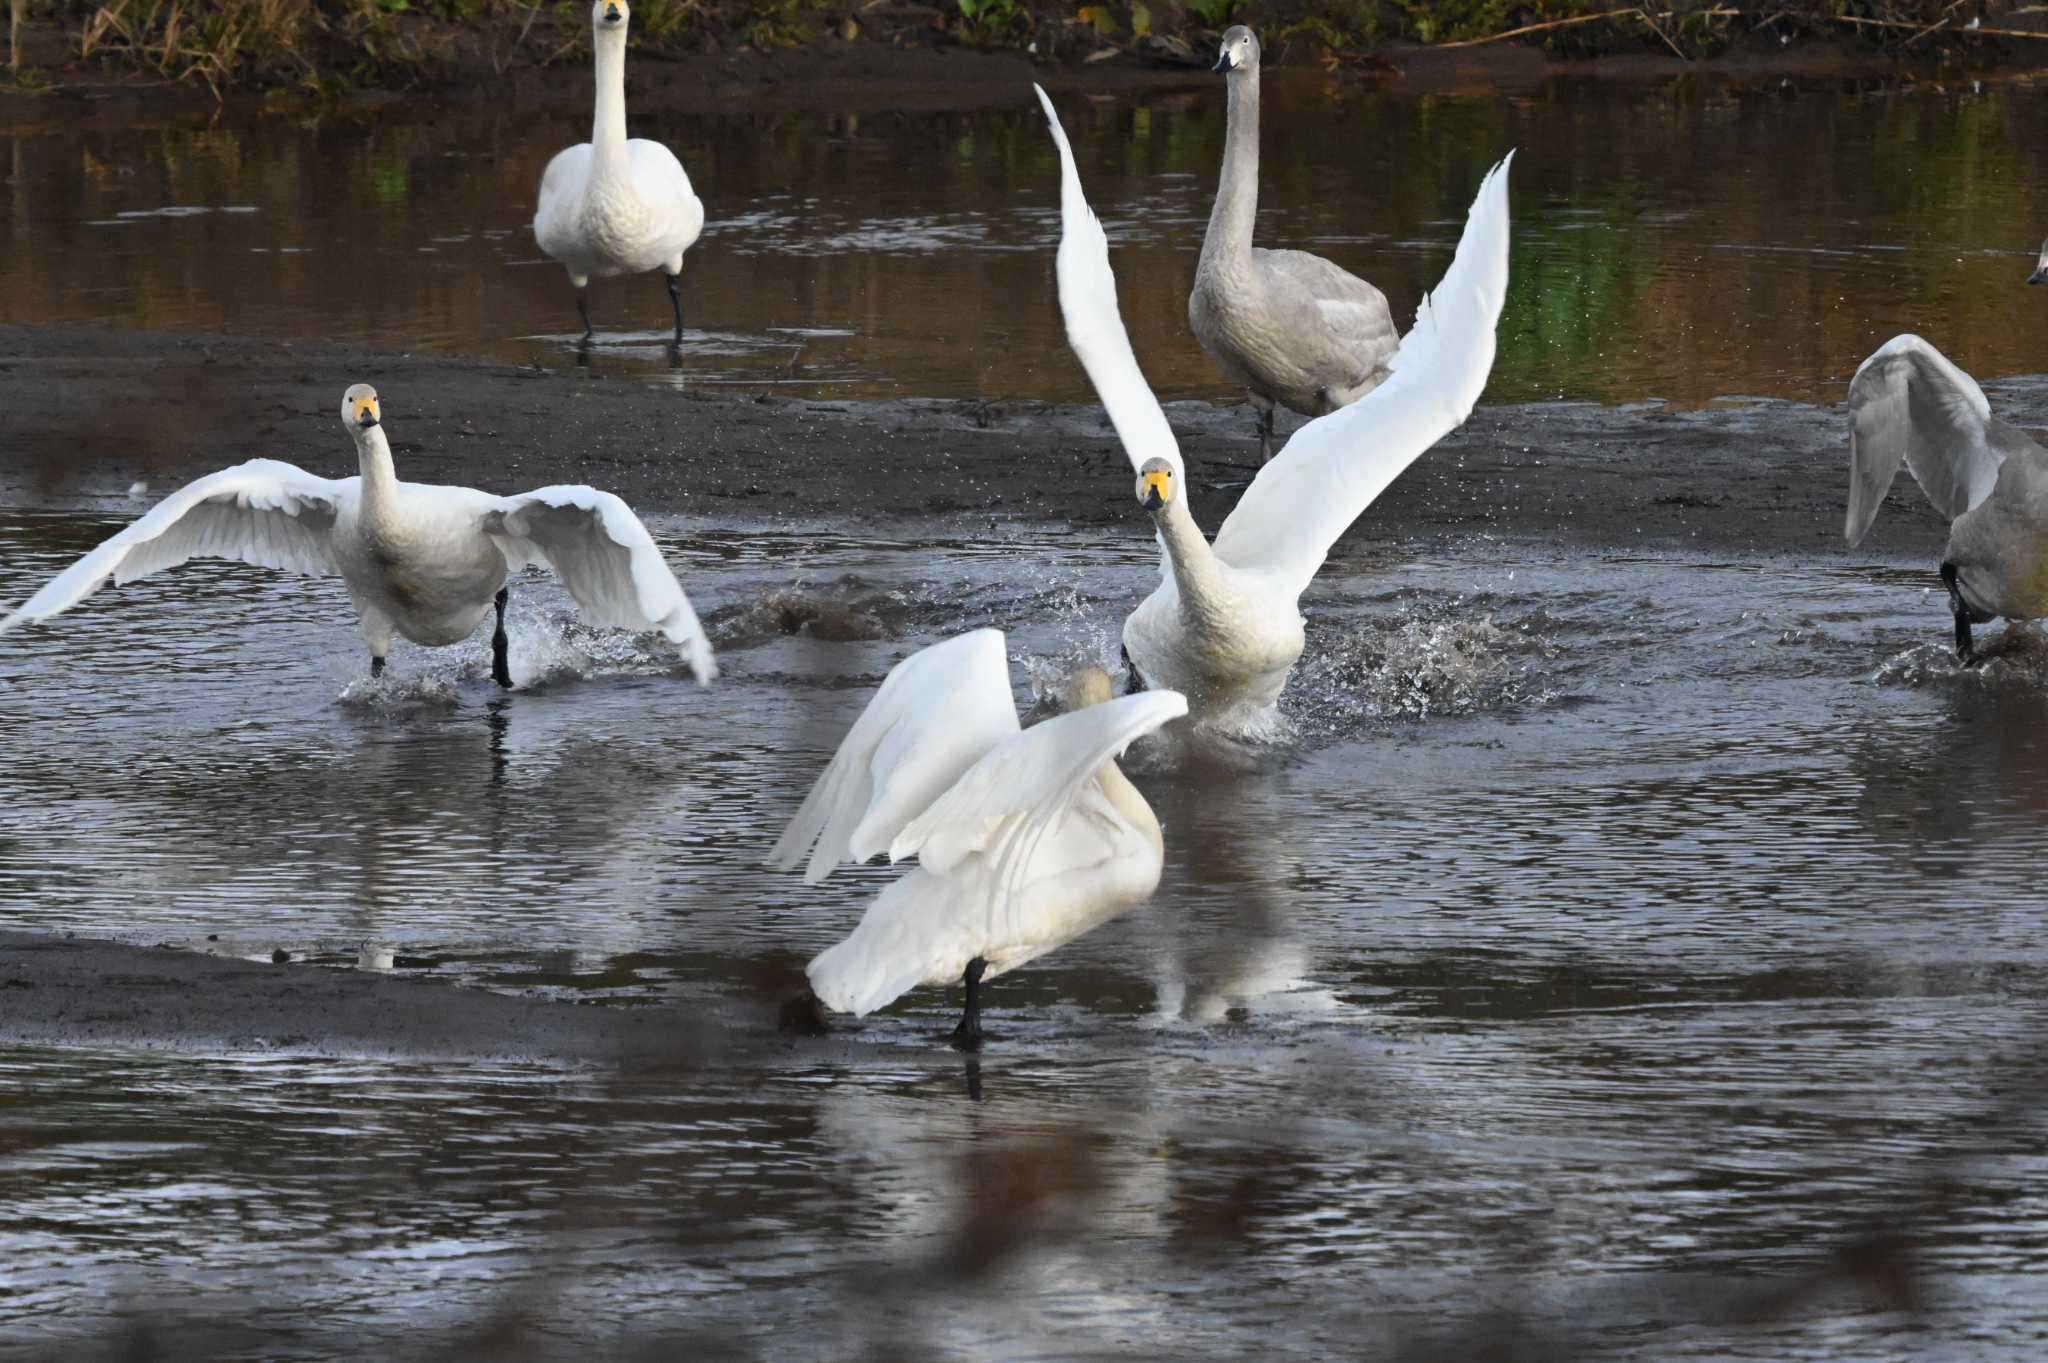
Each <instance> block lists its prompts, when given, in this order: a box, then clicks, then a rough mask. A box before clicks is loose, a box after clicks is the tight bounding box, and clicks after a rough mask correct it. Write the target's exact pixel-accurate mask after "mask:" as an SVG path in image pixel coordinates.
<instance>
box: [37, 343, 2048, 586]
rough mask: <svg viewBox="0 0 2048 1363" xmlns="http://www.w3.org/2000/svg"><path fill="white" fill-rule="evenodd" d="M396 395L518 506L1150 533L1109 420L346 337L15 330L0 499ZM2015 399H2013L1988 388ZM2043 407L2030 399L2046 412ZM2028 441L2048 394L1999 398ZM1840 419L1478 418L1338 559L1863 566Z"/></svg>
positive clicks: (1742, 410)
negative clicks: (536, 492) (1472, 539)
mask: <svg viewBox="0 0 2048 1363" xmlns="http://www.w3.org/2000/svg"><path fill="white" fill-rule="evenodd" d="M357 381H367V382H370V383H373V384H375V385H376V386H377V388H378V389H379V391H380V392H381V393H382V394H383V396H384V402H385V407H386V410H387V411H388V412H389V414H390V421H391V432H392V437H393V444H394V448H395V450H396V453H397V457H398V461H399V464H400V469H401V472H402V474H403V475H404V476H406V477H408V478H411V479H414V480H416V481H421V482H453V483H464V484H470V485H474V486H478V487H483V488H486V489H490V490H495V491H507V492H509V491H514V490H517V489H520V488H526V487H538V486H542V485H544V484H547V483H554V482H588V483H591V484H594V485H596V486H599V487H603V488H607V489H609V490H611V491H614V492H616V493H618V494H619V495H621V496H622V497H625V498H626V499H627V500H628V501H630V502H631V503H633V504H634V505H635V506H636V507H638V508H640V509H641V510H643V511H646V512H650V513H655V514H665V515H680V516H688V517H701V518H704V519H706V520H708V521H713V522H728V523H748V524H779V525H781V526H784V527H786V528H798V529H800V528H804V527H807V526H817V527H820V528H825V527H831V528H837V529H845V528H849V527H859V528H861V529H863V530H866V531H870V532H873V533H878V534H890V533H903V534H909V533H917V534H933V533H937V534H940V535H943V536H947V537H951V538H974V537H979V536H984V535H1000V534H1001V533H1002V532H1003V530H1004V528H1005V527H1006V526H1012V525H1017V524H1020V523H1026V524H1029V523H1046V522H1051V523H1065V524H1071V525H1076V526H1086V527H1091V528H1098V527H1100V528H1108V527H1117V526H1124V527H1127V528H1128V529H1129V530H1130V532H1131V533H1132V534H1133V535H1143V534H1144V533H1146V526H1145V523H1144V521H1143V518H1142V516H1141V515H1140V514H1139V513H1138V511H1137V510H1136V508H1135V506H1134V504H1133V503H1132V502H1131V501H1130V499H1129V497H1128V487H1127V484H1128V482H1129V475H1128V468H1127V466H1126V465H1125V463H1124V461H1123V457H1122V454H1121V450H1120V447H1119V446H1118V445H1117V443H1116V438H1115V435H1114V433H1113V432H1112V431H1111V430H1110V429H1109V427H1108V424H1107V421H1106V419H1105V418H1104V416H1103V414H1102V412H1101V409H1100V408H1098V407H1092V406H1050V405H1045V404H1041V403H1035V402H1019V403H1008V402H1002V401H1000V400H997V401H992V402H985V403H976V402H965V401H942V400H917V399H909V400H897V401H879V402H858V401H833V400H822V399H805V398H797V397H785V396H780V395H776V394H770V393H765V392H764V393H752V392H749V391H748V390H747V389H746V388H745V386H744V385H736V386H729V387H728V386H721V387H719V388H717V389H714V390H698V391H690V390H680V391H679V390H676V389H672V388H668V387H666V386H657V385H652V384H647V383H644V382H639V381H636V380H633V379H630V378H614V377H607V376H606V372H605V361H604V360H603V358H602V357H599V359H598V360H597V361H596V362H595V363H594V366H593V368H592V369H590V370H583V369H579V368H576V367H573V366H570V365H568V364H566V363H565V364H564V365H563V366H562V367H559V368H537V367H533V366H527V367H514V366H510V365H505V364H498V363H487V362H480V361H475V360H468V359H461V358H455V357H449V356H440V355H421V354H414V355H394V354H387V353H380V352H377V351H374V350H370V349H366V348H362V347H354V346H342V345H325V344H314V343H297V342H287V341H275V340H265V339H249V338H235V337H219V336H195V335H189V334H178V335H165V334H154V333H148V332H118V331H93V330H43V329H36V328H21V327H15V328H0V404H4V408H5V410H6V411H7V413H8V422H7V426H8V431H7V434H6V436H5V437H4V439H0V496H4V497H5V498H6V499H7V501H8V502H9V503H11V504H15V505H41V506H87V505H105V506H107V507H108V509H110V510H112V509H118V510H121V511H123V512H125V511H127V510H128V509H129V508H131V507H133V508H136V509H138V510H139V509H140V507H141V506H143V505H145V504H146V501H144V500H142V499H133V498H130V497H129V496H128V495H127V494H128V489H129V487H130V485H131V484H132V483H135V482H137V481H142V482H146V483H147V484H148V487H149V493H148V499H150V500H153V499H154V498H155V497H159V496H162V495H164V494H165V493H167V492H169V491H171V490H172V489H173V488H175V487H177V486H178V485H180V484H182V483H184V482H186V481H189V480H190V479H192V478H195V477H198V476H200V475H201V474H204V473H208V472H211V471H212V470H214V469H218V468H221V467H223V466H225V465H227V464H230V463H234V462H237V461H239V460H242V459H247V458H253V457H256V456H259V455H261V456H267V457H273V458H282V459H287V460H290V461H293V462H295V463H300V464H302V465H304V466H305V467H306V468H308V469H310V470H312V471H314V472H317V473H320V474H323V475H326V476H330V477H344V476H347V475H348V474H350V473H353V472H354V468H353V465H352V463H351V462H350V460H349V451H348V447H347V445H346V444H345V443H344V441H343V439H342V433H341V432H340V431H339V430H337V429H336V425H335V423H336V422H337V420H338V417H337V416H336V415H335V413H336V410H337V405H338V403H339V401H340V394H341V391H342V390H343V389H344V388H345V387H346V386H347V385H348V384H350V383H353V382H357ZM1996 386H1997V385H1993V387H1994V388H1995V387H1996ZM2030 398H2031V401H2030V400H2029V399H2030ZM1994 402H1995V403H1996V404H1997V405H1998V407H1999V410H2000V411H2001V413H2002V414H2005V415H2007V416H2008V417H2009V419H2011V420H2014V421H2015V422H2016V423H2018V424H2020V425H2022V426H2026V425H2030V424H2036V422H2037V421H2038V419H2039V418H2038V417H2037V415H2036V413H2035V412H2034V411H2033V410H2032V409H2033V408H2042V409H2043V414H2044V415H2048V405H2044V404H2043V403H2042V402H2041V400H2040V399H2039V398H2038V397H2033V396H2032V395H2031V394H2028V395H2022V396H2020V397H2018V398H2015V397H2013V396H1998V397H1995V398H1994ZM1168 416H1169V419H1170V420H1171V422H1172V423H1173V426H1174V428H1175V430H1176V432H1177V433H1178V434H1179V436H1180V438H1181V442H1182V449H1183V451H1184V453H1185V454H1186V456H1187V459H1188V463H1189V467H1190V470H1191V474H1192V477H1193V478H1194V481H1195V484H1196V487H1197V489H1198V492H1199V495H1200V497H1201V501H1200V503H1199V507H1200V510H1199V512H1198V514H1199V515H1200V517H1201V519H1202V521H1203V523H1204V524H1205V525H1207V526H1209V527H1210V528H1211V530H1212V532H1213V529H1214V527H1215V526H1216V525H1217V524H1220V522H1221V520H1222V518H1223V516H1224V514H1225V512H1226V511H1227V509H1228V508H1229V506H1230V505H1232V504H1234V501H1235V497H1236V495H1237V493H1236V489H1237V487H1239V486H1241V484H1242V483H1243V481H1244V480H1245V479H1246V478H1248V477H1249V476H1250V474H1251V473H1252V471H1253V463H1254V461H1255V460H1256V457H1257V454H1256V446H1255V445H1254V443H1253V440H1252V420H1251V415H1250V412H1249V410H1248V409H1247V408H1244V407H1238V406H1216V405H1212V404H1209V403H1203V402H1178V403H1173V404H1170V405H1169V408H1168ZM1846 478H1847V436H1846V432H1845V427H1844V426H1843V423H1842V417H1841V414H1840V409H1839V407H1836V406H1814V405H1808V404H1804V403H1796V402H1789V401H1782V400H1754V401H1750V400H1739V399H1731V400H1729V401H1727V402H1724V403H1718V404H1715V405H1712V406H1709V407H1707V408H1705V409H1701V410H1682V409H1677V408H1673V407H1669V406H1666V405H1664V404H1662V403H1658V402H1655V401H1645V402H1642V403H1637V404H1629V405H1625V406H1619V407H1610V406H1602V405H1599V404H1594V403H1544V404H1524V405H1514V406H1486V405H1483V402H1482V406H1481V407H1480V408H1479V409H1478V410H1477V411H1476V412H1475V413H1474V414H1473V416H1472V418H1471V420H1469V421H1468V422H1467V423H1466V424H1465V426H1464V427H1463V428H1462V429H1460V430H1459V431H1457V432H1455V433H1454V434H1453V435H1452V436H1451V437H1450V438H1448V439H1447V440H1445V441H1444V442H1443V443H1442V444H1440V445H1439V446H1438V447H1437V448H1436V449H1435V450H1433V451H1431V452H1430V453H1429V454H1428V455H1425V456H1424V457H1423V458H1422V459H1420V460H1418V461H1417V462H1416V464H1415V465H1413V466H1412V467H1411V468H1410V469H1409V470H1408V471H1407V473H1406V474H1404V475H1403V476H1402V477H1401V478H1400V479H1399V480H1398V481H1397V482H1396V483H1395V484H1394V485H1393V487H1392V488H1391V489H1389V491H1388V492H1387V493H1386V495H1385V496H1383V497H1382V498H1381V499H1380V501H1379V502H1378V503H1377V504H1376V505H1375V506H1374V507H1373V508H1372V509H1371V510H1370V511H1369V512H1368V513H1367V514H1366V515H1365V516H1363V517H1361V518H1360V520H1359V522H1358V523H1357V525H1356V526H1354V528H1353V530H1352V532H1351V533H1350V534H1349V535H1347V536H1346V538H1345V539H1344V540H1343V541H1342V542H1341V543H1340V544H1339V546H1338V548H1337V551H1336V552H1337V556H1338V557H1340V558H1341V557H1343V556H1345V555H1347V554H1353V553H1358V552H1361V551H1364V550H1369V549H1371V548H1373V547H1377V546H1386V545H1390V544H1391V545H1402V546H1411V547H1418V548H1422V547H1427V546H1428V545H1429V544H1431V543H1433V542H1441V541H1443V540H1446V539H1456V538H1461V537H1468V536H1494V537H1500V538H1505V539H1513V540H1526V541H1542V542H1545V543H1552V544H1558V545H1568V546H1576V547H1579V548H1584V549H1588V550H1598V551H1603V552H1629V551H1633V550H1638V549H1640V550H1652V551H1674V550H1675V551H1684V552H1703V553H1730V554H1761V555H1781V554H1794V555H1817V556H1822V557H1828V558H1843V557H1848V556H1850V555H1851V553H1852V551H1850V550H1849V549H1848V548H1847V547H1846V546H1845V545H1844V544H1843V542H1842V535H1841V523H1842V515H1843V505H1844V497H1845V491H1844V489H1845V486H1846V481H1845V480H1846ZM1882 520H1883V535H1882V536H1881V539H1882V544H1881V545H1866V546H1865V547H1864V548H1862V549H1860V550H1856V551H1853V554H1854V557H1855V559H1856V561H1863V562H1868V561H1873V560H1875V559H1900V560H1907V561H1910V560H1913V559H1922V560H1926V561H1927V562H1928V563H1929V568H1930V572H1931V571H1932V557H1931V556H1933V555H1936V554H1938V553H1939V551H1940V548H1941V545H1942V542H1943V539H1944V537H1945V533H1946V528H1945V527H1944V526H1943V525H1942V523H1941V521H1940V518H1939V517H1938V516H1937V515H1936V514H1935V513H1934V511H1933V510H1932V509H1931V508H1930V507H1929V506H1928V505H1927V504H1926V502H1925V499H1924V498H1922V497H1920V496H1919V494H1918V492H1917V490H1916V489H1914V488H1913V487H1912V486H1911V484H1910V482H1909V481H1908V480H1904V479H1901V480H1900V483H1899V485H1897V486H1895V487H1894V488H1893V489H1892V494H1891V497H1890V500H1889V503H1888V505H1887V506H1886V508H1885V510H1884V513H1883V517H1882Z"/></svg>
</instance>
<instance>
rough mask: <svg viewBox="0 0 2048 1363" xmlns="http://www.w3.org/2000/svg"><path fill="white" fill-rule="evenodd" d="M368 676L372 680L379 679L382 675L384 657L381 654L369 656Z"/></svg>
mask: <svg viewBox="0 0 2048 1363" xmlns="http://www.w3.org/2000/svg"><path fill="white" fill-rule="evenodd" d="M370 675H371V676H372V677H373V678H374V677H381V676H383V675H384V655H383V654H381V653H372V654H371V655H370Z"/></svg>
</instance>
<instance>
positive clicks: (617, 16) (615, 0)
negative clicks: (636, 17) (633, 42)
mask: <svg viewBox="0 0 2048 1363" xmlns="http://www.w3.org/2000/svg"><path fill="white" fill-rule="evenodd" d="M632 17H633V7H632V6H631V5H629V4H627V3H626V0H597V3H596V4H594V5H592V6H591V7H590V26H591V27H592V28H594V29H596V30H597V31H598V32H599V33H603V32H604V31H605V30H606V29H612V28H615V29H618V30H619V31H621V32H624V31H625V28H626V21H627V20H628V19H630V18H632Z"/></svg>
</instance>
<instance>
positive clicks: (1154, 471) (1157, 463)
mask: <svg viewBox="0 0 2048 1363" xmlns="http://www.w3.org/2000/svg"><path fill="white" fill-rule="evenodd" d="M1178 496H1180V488H1179V487H1178V486H1177V485H1176V481H1175V478H1174V472H1173V465H1172V464H1170V463H1168V462H1167V461H1166V460H1164V459H1160V458H1158V457H1156V456H1155V457H1153V458H1151V459H1147V460H1146V461H1145V462H1144V463H1143V464H1142V465H1140V466H1139V468H1138V505H1139V506H1142V507H1144V508H1145V509H1146V510H1147V511H1150V512H1151V513H1153V514H1154V515H1157V514H1158V513H1159V512H1161V511H1164V510H1165V509H1166V506H1167V503H1169V502H1171V501H1172V500H1173V499H1174V498H1176V497H1178Z"/></svg>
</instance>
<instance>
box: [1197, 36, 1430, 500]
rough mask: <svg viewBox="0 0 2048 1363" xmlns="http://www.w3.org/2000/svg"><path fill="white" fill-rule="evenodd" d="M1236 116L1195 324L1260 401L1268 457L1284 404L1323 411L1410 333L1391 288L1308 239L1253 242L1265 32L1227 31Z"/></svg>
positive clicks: (1379, 374)
mask: <svg viewBox="0 0 2048 1363" xmlns="http://www.w3.org/2000/svg"><path fill="white" fill-rule="evenodd" d="M1216 69H1217V70H1218V71H1223V72H1227V73H1228V75H1227V76H1226V78H1225V84H1226V86H1227V87H1228V89H1229V92H1230V103H1229V114H1228V117H1229V120H1230V121H1229V126H1228V130H1227V131H1226V133H1225V135H1224V139H1225V140H1224V144H1223V175H1222V178H1221V179H1220V180H1219V182H1218V183H1217V186H1216V206H1215V207H1214V208H1213V209H1212V210H1210V213H1209V231H1208V234H1207V235H1206V236H1204V237H1203V238H1202V259H1201V263H1200V264H1199V265H1197V266H1196V267H1195V287H1194V291H1193V292H1192V293H1190V294H1189V295H1188V325H1189V326H1191V327H1193V328H1194V332H1195V339H1196V340H1197V341H1199V342H1201V345H1202V349H1203V350H1205V351H1207V352H1208V353H1209V358H1210V359H1212V360H1214V361H1216V365H1217V367H1218V368H1220V369H1221V370H1222V371H1223V372H1224V373H1225V374H1226V375H1228V376H1229V377H1230V379H1231V380H1232V381H1233V382H1235V383H1241V384H1243V385H1244V386H1245V391H1246V393H1248V394H1249V395H1250V397H1251V400H1252V405H1253V406H1254V407H1256V408H1258V411H1259V458H1260V459H1261V460H1266V459H1270V458H1272V457H1273V407H1274V404H1276V403H1277V404H1279V405H1280V406H1282V407H1285V408H1287V409H1288V410H1289V411H1294V412H1300V413H1301V414H1302V415H1303V416H1321V415H1323V414H1324V413H1325V412H1334V411H1336V410H1337V409H1338V408H1339V407H1343V406H1346V405H1347V404H1349V403H1352V402H1356V401H1357V400H1358V399H1359V398H1360V397H1362V396H1364V395H1365V394H1366V393H1369V392H1371V391H1372V390H1373V388H1374V387H1375V386H1376V385H1377V384H1379V383H1380V382H1381V381H1382V380H1383V379H1385V378H1386V376H1387V371H1386V368H1385V366H1386V362H1387V357H1388V356H1390V355H1392V354H1393V353H1394V347H1395V345H1396V344H1398V343H1399V341H1400V339H1401V338H1400V334H1399V333H1398V332H1397V331H1396V330H1395V329H1394V315H1393V313H1392V312H1391V311H1390V310H1389V309H1388V307H1387V299H1386V295H1385V294H1382V293H1381V292H1380V291H1379V290H1378V289H1376V288H1374V287H1373V286H1372V285H1370V284H1368V283H1366V282H1365V281H1364V280H1362V279H1360V278H1358V277H1357V276H1356V275H1352V274H1349V273H1347V272H1345V271H1343V270H1340V269H1338V268H1337V267H1336V266H1335V265H1332V264H1331V263H1330V262H1329V261H1327V260H1324V259H1323V258H1322V257H1321V256H1313V255H1310V254H1309V253H1308V252H1306V251H1267V250H1262V249H1259V248H1257V247H1254V246H1253V245H1252V224H1253V220H1254V219H1255V218H1256V217H1257V216H1258V211H1259V40H1258V38H1257V37H1255V36H1254V35H1253V33H1252V31H1251V30H1250V29H1248V28H1246V27H1245V26H1244V25H1242V24H1238V25H1236V26H1234V27H1232V28H1230V29H1229V30H1227V31H1226V32H1225V33H1224V35H1223V46H1222V54H1221V55H1220V56H1219V57H1218V58H1217V59H1216Z"/></svg>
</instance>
